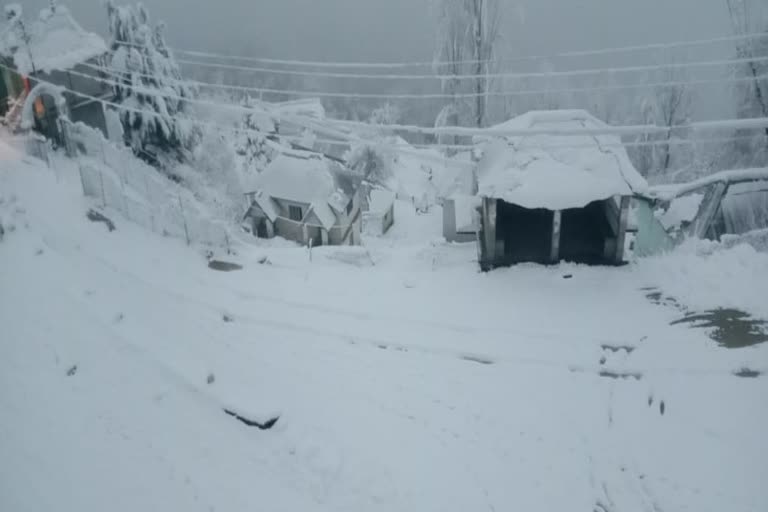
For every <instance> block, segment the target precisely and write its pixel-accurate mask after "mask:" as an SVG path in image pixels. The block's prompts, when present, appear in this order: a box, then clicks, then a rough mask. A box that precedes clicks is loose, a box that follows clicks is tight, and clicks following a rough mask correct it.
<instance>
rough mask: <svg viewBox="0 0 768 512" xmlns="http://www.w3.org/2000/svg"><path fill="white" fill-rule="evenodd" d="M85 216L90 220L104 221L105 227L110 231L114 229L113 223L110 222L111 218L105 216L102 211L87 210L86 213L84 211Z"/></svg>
mask: <svg viewBox="0 0 768 512" xmlns="http://www.w3.org/2000/svg"><path fill="white" fill-rule="evenodd" d="M85 216H86V218H87V219H88V220H89V221H91V222H102V223H104V225H105V226H107V229H108V230H109V231H110V233H111V232H112V231H114V230H115V229H116V228H115V223H114V222H112V220H111V219H109V218H108V217H106V216H105V215H104V214H103V213H101V212H97V211H96V210H94V209H90V210H88V213H86V214H85Z"/></svg>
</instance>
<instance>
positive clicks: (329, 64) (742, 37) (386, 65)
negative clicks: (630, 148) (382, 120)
mask: <svg viewBox="0 0 768 512" xmlns="http://www.w3.org/2000/svg"><path fill="white" fill-rule="evenodd" d="M764 37H766V33H765V32H756V33H749V34H737V35H730V36H722V37H715V38H709V39H697V40H689V41H673V42H668V43H650V44H643V45H633V46H619V47H609V48H600V49H594V50H576V51H567V52H559V53H555V54H551V55H527V56H520V57H508V58H504V59H492V60H476V59H475V60H456V61H434V60H430V61H415V62H349V61H348V62H342V61H307V60H293V59H275V58H266V57H254V56H238V55H231V54H222V53H215V52H210V51H200V50H186V49H182V48H175V47H169V50H171V51H173V52H174V53H176V54H183V55H190V56H194V57H204V58H219V59H233V60H242V61H246V62H256V63H262V64H273V65H280V66H296V67H326V68H361V69H362V68H369V69H403V68H411V67H424V66H433V67H439V66H447V65H452V64H460V65H464V64H480V63H483V64H485V63H491V64H496V63H505V62H525V61H537V60H538V61H541V60H554V59H559V58H574V57H588V56H598V55H611V54H618V53H629V52H637V51H645V50H670V49H674V48H689V47H695V46H703V45H708V44H716V43H727V42H739V41H748V40H753V39H759V38H764ZM118 44H126V43H125V42H119V41H118ZM127 44H132V43H127ZM136 46H141V45H136Z"/></svg>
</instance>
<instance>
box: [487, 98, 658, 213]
mask: <svg viewBox="0 0 768 512" xmlns="http://www.w3.org/2000/svg"><path fill="white" fill-rule="evenodd" d="M582 128H586V129H602V128H608V125H607V124H605V123H603V122H602V121H600V120H599V119H597V118H596V117H594V116H592V115H591V114H589V113H588V112H586V111H584V110H562V111H533V112H528V113H527V114H524V115H522V116H519V117H516V118H514V119H511V120H510V121H507V122H506V123H503V124H500V125H498V126H495V127H494V130H504V129H507V130H516V131H517V130H529V129H530V130H534V129H535V130H554V131H557V130H571V131H572V130H578V129H582ZM477 142H479V143H481V144H484V145H485V151H484V155H483V158H482V160H481V161H480V164H479V168H478V185H479V195H481V196H486V197H494V198H497V199H502V200H504V201H506V202H509V203H514V204H517V205H519V206H522V207H524V208H547V209H552V210H562V209H567V208H581V207H584V206H586V205H587V204H588V203H590V202H592V201H597V200H602V199H607V198H609V197H611V196H615V195H622V196H625V195H632V194H634V193H643V192H645V190H646V189H647V186H648V185H647V183H646V182H645V179H643V177H642V176H640V174H639V173H638V172H637V170H636V169H635V168H634V166H633V165H632V162H631V161H630V160H629V156H628V155H627V152H626V150H625V149H624V147H623V146H622V145H621V140H620V139H619V137H618V136H616V135H572V134H563V135H542V134H533V135H527V136H514V137H507V138H484V139H478V140H477Z"/></svg>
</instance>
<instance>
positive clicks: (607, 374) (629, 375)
mask: <svg viewBox="0 0 768 512" xmlns="http://www.w3.org/2000/svg"><path fill="white" fill-rule="evenodd" d="M598 375H599V376H600V377H603V378H607V379H613V380H619V379H621V380H628V379H635V380H641V379H642V378H643V374H642V373H639V372H623V371H618V370H617V371H612V370H600V371H599V372H598Z"/></svg>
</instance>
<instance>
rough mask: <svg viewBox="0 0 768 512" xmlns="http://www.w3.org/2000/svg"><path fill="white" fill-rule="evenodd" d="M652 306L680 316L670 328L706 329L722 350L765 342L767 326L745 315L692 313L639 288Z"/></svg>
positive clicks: (725, 310) (734, 312) (726, 311)
mask: <svg viewBox="0 0 768 512" xmlns="http://www.w3.org/2000/svg"><path fill="white" fill-rule="evenodd" d="M640 290H641V291H643V292H644V293H645V297H646V298H647V299H648V300H649V301H651V303H652V304H656V305H658V306H667V307H672V308H674V309H677V310H678V311H680V312H681V313H683V315H684V316H683V317H682V318H680V319H678V320H675V321H673V322H671V324H670V325H682V324H689V325H690V326H691V327H692V328H700V329H706V330H707V334H708V335H709V337H710V338H712V340H714V341H716V342H717V343H718V344H719V345H720V346H721V347H725V348H745V347H751V346H754V345H758V344H760V343H765V342H767V341H768V322H767V321H765V320H760V319H756V318H753V317H752V316H751V315H750V314H749V313H747V312H745V311H741V310H739V309H733V308H717V309H711V310H708V311H704V312H692V311H690V310H689V309H688V308H686V307H685V306H684V305H682V304H680V302H679V301H678V300H677V299H675V298H674V297H671V296H668V295H665V294H664V293H662V291H661V290H659V289H658V288H655V287H648V288H641V289H640Z"/></svg>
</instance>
